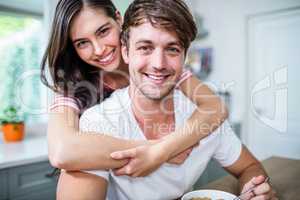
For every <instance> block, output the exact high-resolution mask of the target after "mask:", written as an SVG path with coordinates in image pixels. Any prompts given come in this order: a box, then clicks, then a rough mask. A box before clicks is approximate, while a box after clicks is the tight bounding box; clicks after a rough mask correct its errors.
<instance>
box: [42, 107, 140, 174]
mask: <svg viewBox="0 0 300 200" xmlns="http://www.w3.org/2000/svg"><path fill="white" fill-rule="evenodd" d="M78 124H79V117H78V112H77V111H76V110H75V109H73V108H71V107H68V106H59V107H57V108H54V109H53V110H51V113H50V115H49V122H48V136H47V137H48V149H49V160H50V162H51V164H52V165H53V166H54V167H57V168H61V169H66V170H82V169H108V168H119V167H121V166H123V165H124V164H126V163H127V162H128V160H126V159H124V160H118V161H117V160H114V159H112V158H111V157H110V153H112V152H114V151H118V150H125V149H129V148H133V147H137V146H138V145H141V144H145V142H143V141H134V140H123V139H118V138H114V137H110V136H106V135H100V134H99V133H82V132H80V131H79V125H78Z"/></svg>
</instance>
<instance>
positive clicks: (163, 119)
mask: <svg viewBox="0 0 300 200" xmlns="http://www.w3.org/2000/svg"><path fill="white" fill-rule="evenodd" d="M129 95H130V98H131V102H132V104H131V109H132V112H133V114H134V117H135V118H136V120H137V122H138V124H139V126H140V128H141V129H142V131H143V133H144V135H145V137H146V138H147V139H159V138H161V137H163V136H165V135H167V134H169V133H170V132H172V131H174V129H175V113H174V99H173V92H172V93H170V94H169V95H168V96H166V97H165V98H164V99H162V100H154V99H150V98H148V97H146V96H144V95H143V94H141V93H140V91H139V90H137V89H135V88H134V87H131V86H129Z"/></svg>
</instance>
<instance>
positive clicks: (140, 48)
mask: <svg viewBox="0 0 300 200" xmlns="http://www.w3.org/2000/svg"><path fill="white" fill-rule="evenodd" d="M137 50H139V51H141V52H142V53H148V52H150V51H151V47H148V46H141V47H138V48H137Z"/></svg>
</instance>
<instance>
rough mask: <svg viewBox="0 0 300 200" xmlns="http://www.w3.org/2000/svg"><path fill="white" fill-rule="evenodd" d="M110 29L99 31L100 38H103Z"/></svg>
mask: <svg viewBox="0 0 300 200" xmlns="http://www.w3.org/2000/svg"><path fill="white" fill-rule="evenodd" d="M109 30H110V28H104V29H102V30H101V31H99V35H100V36H105V35H106V34H107V33H108V32H109Z"/></svg>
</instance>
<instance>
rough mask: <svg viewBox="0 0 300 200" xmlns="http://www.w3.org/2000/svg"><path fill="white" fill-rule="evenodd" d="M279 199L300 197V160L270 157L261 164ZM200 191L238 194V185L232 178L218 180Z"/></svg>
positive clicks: (289, 199) (290, 199) (286, 199)
mask: <svg viewBox="0 0 300 200" xmlns="http://www.w3.org/2000/svg"><path fill="white" fill-rule="evenodd" d="M262 164H263V166H264V167H265V169H266V171H267V173H268V175H269V177H270V178H271V179H270V182H271V184H272V186H273V187H274V188H275V190H276V192H277V194H278V196H279V199H283V200H296V199H299V197H300V191H299V188H300V160H293V159H288V158H280V157H271V158H269V159H267V160H264V161H263V162H262ZM200 189H217V190H223V191H227V192H230V193H233V194H237V193H238V183H237V180H236V179H235V178H234V177H233V176H226V177H224V178H221V179H218V180H216V181H214V182H212V183H210V184H208V185H205V186H203V187H201V188H200Z"/></svg>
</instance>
